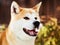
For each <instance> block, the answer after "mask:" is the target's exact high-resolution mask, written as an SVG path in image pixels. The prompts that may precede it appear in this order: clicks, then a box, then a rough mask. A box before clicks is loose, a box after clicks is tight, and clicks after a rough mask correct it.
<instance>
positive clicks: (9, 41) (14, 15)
mask: <svg viewBox="0 0 60 45" xmlns="http://www.w3.org/2000/svg"><path fill="white" fill-rule="evenodd" d="M41 4H42V2H40V3H39V4H37V5H36V6H34V7H32V8H22V7H20V6H19V5H18V3H17V2H15V1H13V2H12V4H11V20H10V23H9V25H8V28H7V29H6V30H5V31H4V32H3V33H2V36H1V41H0V45H34V42H35V38H36V35H37V33H38V31H39V28H41V27H42V24H41V22H40V18H39V8H40V6H41Z"/></svg>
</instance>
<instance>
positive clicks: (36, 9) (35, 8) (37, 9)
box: [33, 2, 42, 12]
mask: <svg viewBox="0 0 60 45" xmlns="http://www.w3.org/2000/svg"><path fill="white" fill-rule="evenodd" d="M41 4H42V2H40V3H38V4H37V5H36V6H34V7H33V9H34V10H35V11H36V12H39V9H40V7H41Z"/></svg>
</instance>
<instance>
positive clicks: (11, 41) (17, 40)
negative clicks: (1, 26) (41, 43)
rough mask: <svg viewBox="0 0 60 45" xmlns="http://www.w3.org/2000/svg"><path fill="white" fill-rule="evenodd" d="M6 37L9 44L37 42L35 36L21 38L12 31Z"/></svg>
mask: <svg viewBox="0 0 60 45" xmlns="http://www.w3.org/2000/svg"><path fill="white" fill-rule="evenodd" d="M6 38H7V41H8V44H9V45H34V42H35V38H33V39H30V40H21V39H20V38H18V37H17V36H16V35H14V34H13V33H11V32H9V33H8V34H6Z"/></svg>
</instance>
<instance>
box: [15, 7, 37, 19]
mask: <svg viewBox="0 0 60 45" xmlns="http://www.w3.org/2000/svg"><path fill="white" fill-rule="evenodd" d="M27 13H29V14H32V13H37V12H35V10H33V9H32V8H22V9H20V12H19V13H18V14H16V16H15V17H16V19H17V20H18V19H20V18H23V17H25V16H26V14H27Z"/></svg>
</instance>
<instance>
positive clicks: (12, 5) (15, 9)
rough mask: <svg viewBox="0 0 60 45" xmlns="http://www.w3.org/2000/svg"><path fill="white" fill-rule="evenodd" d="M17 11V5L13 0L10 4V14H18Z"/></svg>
mask: <svg viewBox="0 0 60 45" xmlns="http://www.w3.org/2000/svg"><path fill="white" fill-rule="evenodd" d="M19 11H20V10H19V5H18V4H17V3H16V2H15V1H13V2H12V4H11V14H18V13H19Z"/></svg>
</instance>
